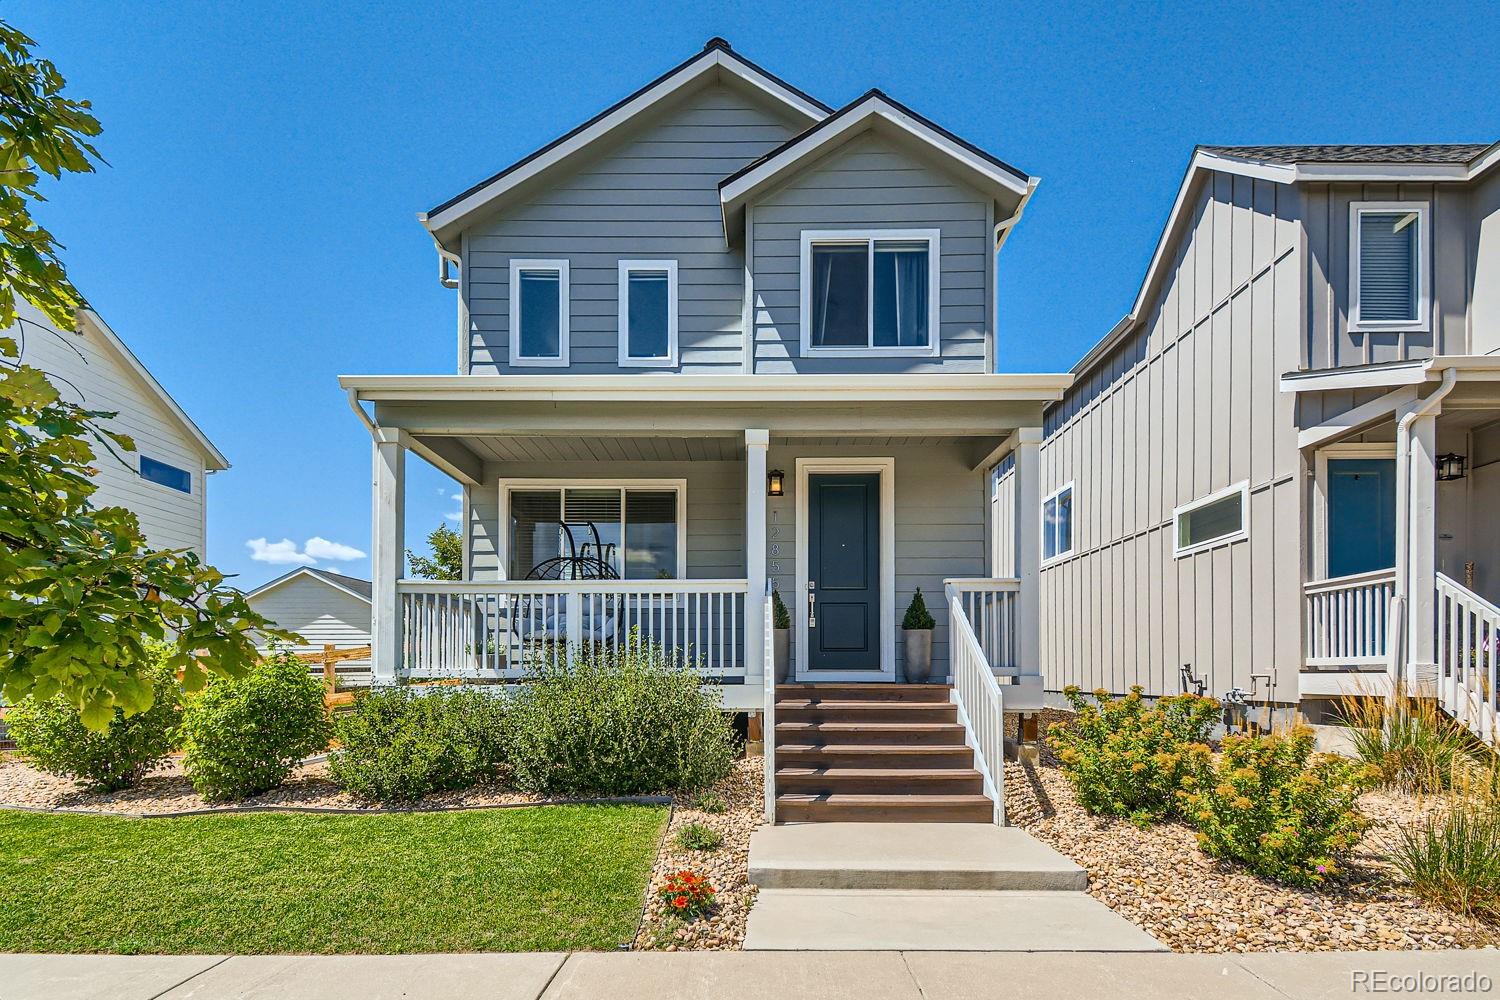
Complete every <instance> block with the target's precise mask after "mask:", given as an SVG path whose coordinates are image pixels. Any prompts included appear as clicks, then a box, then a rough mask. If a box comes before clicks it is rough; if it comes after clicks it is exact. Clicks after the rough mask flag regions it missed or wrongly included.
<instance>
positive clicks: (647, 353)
mask: <svg viewBox="0 0 1500 1000" xmlns="http://www.w3.org/2000/svg"><path fill="white" fill-rule="evenodd" d="M619 295H620V316H619V319H620V359H619V360H620V366H621V367H622V368H670V367H673V366H675V365H676V364H677V262H676V261H675V260H622V261H620V291H619Z"/></svg>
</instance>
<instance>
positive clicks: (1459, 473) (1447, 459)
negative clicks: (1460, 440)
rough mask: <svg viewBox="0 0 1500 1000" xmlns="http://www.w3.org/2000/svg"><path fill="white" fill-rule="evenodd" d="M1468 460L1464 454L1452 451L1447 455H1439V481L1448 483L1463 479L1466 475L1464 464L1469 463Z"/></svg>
mask: <svg viewBox="0 0 1500 1000" xmlns="http://www.w3.org/2000/svg"><path fill="white" fill-rule="evenodd" d="M1468 461H1469V460H1468V459H1467V458H1465V457H1464V456H1463V455H1455V454H1453V452H1451V451H1450V452H1448V454H1446V455H1439V456H1438V457H1437V477H1438V482H1440V483H1447V482H1452V481H1453V480H1455V479H1462V478H1463V477H1464V466H1465V465H1467V464H1468Z"/></svg>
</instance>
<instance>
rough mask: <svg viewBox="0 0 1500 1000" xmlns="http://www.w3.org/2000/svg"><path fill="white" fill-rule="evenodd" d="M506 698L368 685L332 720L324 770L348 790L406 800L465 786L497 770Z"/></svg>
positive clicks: (364, 795) (456, 690)
mask: <svg viewBox="0 0 1500 1000" xmlns="http://www.w3.org/2000/svg"><path fill="white" fill-rule="evenodd" d="M504 717H505V701H504V699H503V698H500V697H497V696H495V695H490V694H486V693H484V692H483V691H477V690H473V689H469V690H464V689H463V688H433V689H430V690H429V691H428V692H427V693H425V694H422V693H418V692H415V691H413V690H412V689H411V688H387V689H386V690H383V691H376V692H372V693H371V694H370V695H369V697H367V698H364V699H362V700H360V701H359V702H358V703H356V705H355V707H354V711H352V712H350V713H348V714H347V715H344V716H341V717H340V718H339V719H338V720H337V721H336V722H335V724H334V738H335V739H336V740H337V741H338V743H339V745H340V750H339V751H338V752H337V753H335V754H334V755H333V756H332V757H331V758H330V759H329V764H328V770H329V774H330V775H331V776H332V778H333V780H334V781H335V782H337V783H338V785H339V786H340V787H341V788H343V789H344V790H345V791H349V792H352V793H354V794H355V795H358V796H360V797H361V798H366V799H375V800H378V801H394V802H409V801H412V800H415V799H420V798H421V797H422V796H424V795H430V794H431V793H433V792H442V791H450V790H453V789H459V788H469V787H471V786H473V785H476V784H478V783H479V782H481V781H485V780H487V779H491V778H494V777H496V776H497V775H498V774H499V771H500V766H501V762H502V760H503V746H504V730H503V721H504Z"/></svg>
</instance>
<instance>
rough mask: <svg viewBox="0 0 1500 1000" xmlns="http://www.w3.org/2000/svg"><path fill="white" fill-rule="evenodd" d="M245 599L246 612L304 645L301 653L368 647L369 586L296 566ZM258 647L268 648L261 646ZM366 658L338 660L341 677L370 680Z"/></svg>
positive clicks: (295, 647)
mask: <svg viewBox="0 0 1500 1000" xmlns="http://www.w3.org/2000/svg"><path fill="white" fill-rule="evenodd" d="M246 597H247V598H248V599H249V602H250V607H251V608H252V609H253V610H254V611H256V612H258V613H260V614H262V615H264V616H265V617H266V618H268V619H270V620H271V621H272V622H275V623H276V625H277V626H279V627H280V628H284V629H286V630H287V631H290V632H295V633H297V634H298V635H300V636H301V637H302V639H303V640H304V641H303V643H302V644H300V645H297V646H294V647H293V648H294V649H295V650H296V651H297V652H299V653H313V652H319V651H321V650H322V649H323V647H324V646H334V647H335V648H338V649H357V648H359V647H362V646H368V645H369V644H370V581H368V580H361V579H359V578H358V577H353V576H344V575H343V574H341V573H330V572H328V571H327V570H324V569H315V568H313V567H311V566H299V567H297V568H296V569H294V570H292V571H291V572H290V573H283V574H282V575H281V576H278V577H277V578H276V579H274V580H271V581H269V582H267V583H263V584H261V585H260V586H259V587H256V588H255V589H254V590H252V591H250V592H249V593H248V594H247V595H246ZM261 648H262V649H265V648H269V644H267V643H262V644H261ZM369 670H370V662H369V660H366V659H360V660H349V661H341V662H340V663H339V672H340V673H341V674H356V675H363V676H366V677H367V676H368V673H369Z"/></svg>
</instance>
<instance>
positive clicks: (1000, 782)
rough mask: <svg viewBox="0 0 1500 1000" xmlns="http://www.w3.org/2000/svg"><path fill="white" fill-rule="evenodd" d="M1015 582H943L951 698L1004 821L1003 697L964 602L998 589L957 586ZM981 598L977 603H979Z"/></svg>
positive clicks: (1000, 820)
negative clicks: (946, 613)
mask: <svg viewBox="0 0 1500 1000" xmlns="http://www.w3.org/2000/svg"><path fill="white" fill-rule="evenodd" d="M1003 582H1014V581H995V580H965V581H950V582H949V583H947V584H946V585H945V588H944V589H945V591H946V593H947V597H948V630H949V650H948V656H949V659H950V664H949V666H950V669H951V671H952V673H953V700H954V702H955V703H956V704H957V705H958V721H959V722H960V723H962V724H963V726H964V729H965V731H966V732H967V734H968V739H969V742H970V743H971V744H972V745H973V747H974V758H975V763H976V764H977V765H978V767H979V772H980V774H982V775H983V776H984V791H985V794H987V795H988V796H989V797H990V799H991V801H993V802H994V803H995V822H996V823H998V824H1000V825H1002V826H1003V825H1004V824H1005V696H1004V694H1003V693H1002V689H1001V687H1000V682H999V681H997V680H996V679H995V673H994V671H993V670H992V669H991V668H990V660H989V657H988V655H987V654H986V653H985V649H984V646H983V645H982V644H981V643H980V641H979V636H978V635H977V634H976V633H975V631H974V628H973V626H972V625H971V624H970V619H969V614H968V611H967V610H966V608H965V607H964V600H965V598H966V596H969V595H973V594H987V595H991V594H999V593H1005V592H1006V591H1003V590H985V589H978V588H970V589H967V590H965V589H961V586H962V585H964V584H973V585H982V584H991V583H1003ZM981 603H982V602H981Z"/></svg>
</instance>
